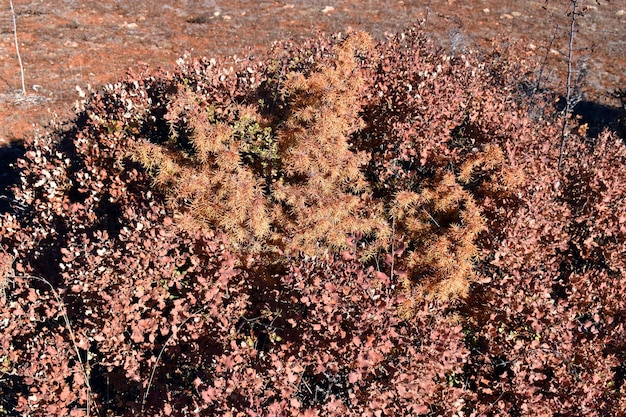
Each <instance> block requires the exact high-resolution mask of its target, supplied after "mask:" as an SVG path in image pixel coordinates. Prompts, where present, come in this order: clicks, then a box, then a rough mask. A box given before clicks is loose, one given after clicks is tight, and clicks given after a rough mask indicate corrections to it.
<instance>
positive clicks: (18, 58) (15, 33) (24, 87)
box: [9, 0, 26, 95]
mask: <svg viewBox="0 0 626 417" xmlns="http://www.w3.org/2000/svg"><path fill="white" fill-rule="evenodd" d="M9 5H10V6H11V16H12V17H13V37H14V38H15V52H16V53H17V60H18V62H19V63H20V74H21V75H22V94H24V95H26V84H25V83H24V66H23V65H22V57H21V56H20V47H19V45H18V43H17V21H16V19H15V10H14V9H13V0H9Z"/></svg>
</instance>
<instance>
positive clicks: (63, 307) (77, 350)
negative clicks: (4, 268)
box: [9, 275, 100, 416]
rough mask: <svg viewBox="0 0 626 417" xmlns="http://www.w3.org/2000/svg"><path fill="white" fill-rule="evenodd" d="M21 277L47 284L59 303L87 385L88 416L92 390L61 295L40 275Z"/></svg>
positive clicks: (98, 412) (98, 411)
mask: <svg viewBox="0 0 626 417" xmlns="http://www.w3.org/2000/svg"><path fill="white" fill-rule="evenodd" d="M9 278H12V279H13V280H14V279H15V278H18V277H17V276H15V275H10V276H9ZM21 278H26V279H31V280H36V281H40V282H43V283H44V284H46V285H48V287H50V290H52V294H53V295H54V298H55V299H56V302H57V303H59V307H60V308H61V312H62V316H63V320H64V321H65V327H66V328H67V331H68V332H69V334H70V340H71V342H72V346H73V347H74V350H75V352H76V358H77V359H78V363H79V364H80V368H81V371H82V373H83V379H84V380H85V386H86V387H87V415H88V416H89V415H91V414H90V410H91V407H90V401H91V396H92V393H93V390H92V389H91V384H90V383H89V375H88V373H87V367H86V366H85V363H84V362H83V359H82V358H81V356H80V351H79V349H78V344H77V343H76V336H75V335H74V330H72V324H71V322H70V318H69V317H68V315H67V309H66V308H65V303H64V302H63V300H61V296H60V295H59V293H58V292H57V290H55V289H54V287H53V286H52V284H51V283H50V281H48V280H47V279H45V278H41V277H37V276H33V275H25V276H21ZM96 413H97V414H98V415H100V410H98V409H97V408H96Z"/></svg>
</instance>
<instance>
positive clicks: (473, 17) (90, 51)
mask: <svg viewBox="0 0 626 417" xmlns="http://www.w3.org/2000/svg"><path fill="white" fill-rule="evenodd" d="M579 3H580V4H586V5H588V10H587V11H586V12H585V14H584V16H580V17H578V19H577V21H576V28H577V32H576V33H575V48H576V49H575V51H574V59H575V64H577V68H582V67H583V66H584V67H586V71H587V72H586V76H585V80H584V81H585V88H584V91H585V94H586V97H587V99H588V100H593V101H594V102H596V103H602V104H604V105H607V106H619V105H620V103H619V102H618V101H617V100H616V99H615V98H613V97H612V96H611V94H612V93H613V92H615V91H616V90H619V89H623V88H624V85H625V79H626V74H625V72H626V70H625V68H626V65H625V63H626V46H625V42H626V0H611V1H610V3H609V2H607V1H606V0H600V1H599V2H595V1H593V0H582V1H579ZM2 4H3V12H2V13H1V14H0V145H2V144H6V143H9V142H11V141H14V140H19V139H22V138H24V137H26V136H27V135H33V134H36V132H38V131H39V132H42V131H44V130H45V128H46V125H48V124H49V121H50V120H51V119H52V118H53V116H54V115H58V117H59V118H60V119H68V118H70V117H71V115H72V112H73V103H74V102H75V101H76V100H77V99H78V98H79V97H78V93H77V86H78V87H80V88H83V89H84V88H85V87H86V86H87V85H88V84H90V85H92V86H94V87H97V86H98V85H100V84H103V83H108V82H113V81H116V80H119V79H121V78H123V77H124V74H125V72H126V70H127V69H129V68H139V67H142V66H144V65H148V66H149V67H150V68H154V69H157V68H159V67H164V68H168V67H173V66H174V65H175V64H174V63H175V60H176V59H177V58H178V57H180V56H181V55H183V53H185V52H188V53H189V54H191V55H192V56H196V57H200V56H207V57H214V56H218V55H235V54H236V55H243V54H248V53H251V54H255V55H258V56H263V55H264V54H265V53H266V52H267V51H268V49H269V47H270V46H271V44H272V42H273V41H276V40H278V39H283V38H287V37H291V38H293V39H295V40H298V39H303V38H307V37H310V36H312V35H314V34H315V33H316V32H317V31H322V32H325V33H332V32H339V31H346V30H348V29H349V28H351V29H362V30H366V31H369V32H370V33H372V34H373V35H374V36H376V37H378V38H383V37H384V36H385V34H387V33H394V32H398V31H400V30H402V29H404V28H407V27H409V26H411V25H412V24H415V23H418V22H420V21H422V22H424V21H425V30H426V32H427V33H429V34H430V35H432V36H433V38H435V39H436V41H437V42H441V43H442V44H443V45H445V46H446V47H448V48H452V49H454V50H456V51H459V50H463V49H466V48H488V47H489V45H490V44H491V42H492V40H493V39H498V40H505V39H511V40H521V41H523V42H525V43H527V44H532V45H534V47H535V48H536V51H537V59H543V57H545V56H547V57H548V61H547V65H546V74H549V77H548V78H551V79H553V80H556V81H558V80H562V79H564V71H565V68H566V59H565V53H566V52H567V40H568V37H567V35H568V27H569V23H570V17H568V11H571V1H570V0H548V1H546V0H536V1H510V0H508V1H506V0H504V1H503V0H439V1H437V0H431V1H424V0H421V1H417V0H415V1H411V0H406V1H395V0H390V1H371V0H345V1H330V0H323V1H318V0H289V1H258V0H240V1H226V0H170V1H167V0H153V1H150V2H133V1H131V2H129V1H120V0H102V1H99V2H88V1H83V0H64V1H54V2H51V1H45V0H29V1H27V0H13V5H14V10H15V16H16V23H17V39H18V44H19V52H20V54H21V58H22V61H23V67H24V77H25V86H26V95H25V96H24V95H23V94H22V93H21V77H20V66H19V61H18V59H17V55H16V48H15V39H14V32H13V19H12V15H11V11H10V7H9V2H8V1H5V2H3V3H2ZM555 85H556V86H557V88H558V86H559V84H558V83H556V84H555ZM561 87H562V85H561Z"/></svg>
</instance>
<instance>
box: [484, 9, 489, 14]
mask: <svg viewBox="0 0 626 417" xmlns="http://www.w3.org/2000/svg"><path fill="white" fill-rule="evenodd" d="M490 11H491V10H489V9H483V13H489V12H490Z"/></svg>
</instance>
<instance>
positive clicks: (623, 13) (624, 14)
mask: <svg viewBox="0 0 626 417" xmlns="http://www.w3.org/2000/svg"><path fill="white" fill-rule="evenodd" d="M615 15H616V16H620V17H621V16H626V10H624V9H621V10H618V11H617V12H616V13H615Z"/></svg>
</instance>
